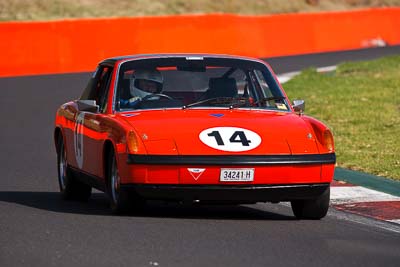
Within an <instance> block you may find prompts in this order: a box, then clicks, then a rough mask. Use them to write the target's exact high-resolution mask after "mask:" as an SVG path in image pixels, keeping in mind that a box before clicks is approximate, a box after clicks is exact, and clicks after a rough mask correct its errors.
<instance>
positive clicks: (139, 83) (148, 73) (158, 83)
mask: <svg viewBox="0 0 400 267" xmlns="http://www.w3.org/2000/svg"><path fill="white" fill-rule="evenodd" d="M162 88H163V77H162V75H161V73H160V72H159V71H158V70H157V69H151V70H150V69H138V70H136V71H135V72H134V73H133V74H132V77H131V79H130V84H129V91H130V96H131V98H130V99H127V100H124V99H121V100H120V101H121V105H123V106H126V107H134V106H135V105H136V104H138V103H139V102H140V101H141V100H142V99H143V98H145V97H146V99H151V98H152V97H151V95H152V94H160V93H161V91H162ZM155 97H156V96H155Z"/></svg>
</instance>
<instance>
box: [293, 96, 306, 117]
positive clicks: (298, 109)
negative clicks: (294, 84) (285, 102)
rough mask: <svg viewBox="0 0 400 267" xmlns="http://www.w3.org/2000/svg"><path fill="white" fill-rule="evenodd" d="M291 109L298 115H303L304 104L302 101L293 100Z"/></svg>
mask: <svg viewBox="0 0 400 267" xmlns="http://www.w3.org/2000/svg"><path fill="white" fill-rule="evenodd" d="M292 107H293V109H294V111H295V112H298V113H299V114H303V113H304V110H305V108H306V102H305V101H304V100H298V99H296V100H293V104H292Z"/></svg>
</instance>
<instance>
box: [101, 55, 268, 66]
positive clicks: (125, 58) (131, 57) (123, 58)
mask: <svg viewBox="0 0 400 267" xmlns="http://www.w3.org/2000/svg"><path fill="white" fill-rule="evenodd" d="M179 57H191V58H196V57H199V58H204V57H208V58H210V57H212V58H221V59H240V60H246V61H255V62H259V63H263V64H265V61H262V60H260V59H257V58H251V57H244V56H235V55H226V54H191V53H181V54H167V53H162V54H137V55H126V56H117V57H112V58H107V59H104V60H103V61H101V62H100V64H102V63H111V64H115V63H116V62H118V61H129V60H135V59H152V58H153V59H156V58H179Z"/></svg>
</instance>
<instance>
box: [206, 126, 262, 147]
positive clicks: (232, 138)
mask: <svg viewBox="0 0 400 267" xmlns="http://www.w3.org/2000/svg"><path fill="white" fill-rule="evenodd" d="M199 138H200V140H201V141H202V142H203V143H204V144H205V145H207V146H209V147H212V148H215V149H218V150H222V151H229V152H241V151H248V150H251V149H254V148H256V147H258V146H259V145H260V144H261V137H260V136H259V135H258V134H257V133H255V132H253V131H250V130H248V129H243V128H238V127H214V128H208V129H205V130H204V131H202V132H201V133H200V135H199Z"/></svg>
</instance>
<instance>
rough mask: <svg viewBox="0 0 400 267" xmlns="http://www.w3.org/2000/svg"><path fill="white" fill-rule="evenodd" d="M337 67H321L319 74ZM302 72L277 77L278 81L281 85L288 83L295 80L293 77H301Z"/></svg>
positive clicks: (318, 69)
mask: <svg viewBox="0 0 400 267" xmlns="http://www.w3.org/2000/svg"><path fill="white" fill-rule="evenodd" d="M336 68H337V66H326V67H321V68H317V72H330V71H334V70H336ZM300 73H301V71H293V72H287V73H282V74H279V75H277V77H278V81H279V82H280V83H285V82H287V81H290V80H291V79H293V77H295V76H297V75H299V74H300Z"/></svg>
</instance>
